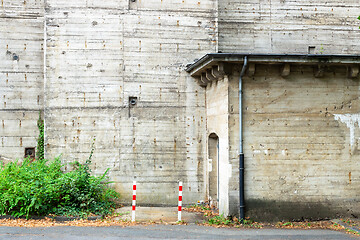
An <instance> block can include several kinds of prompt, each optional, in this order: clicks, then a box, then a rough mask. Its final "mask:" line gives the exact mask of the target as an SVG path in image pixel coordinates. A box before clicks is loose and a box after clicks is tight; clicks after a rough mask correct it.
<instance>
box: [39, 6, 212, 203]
mask: <svg viewBox="0 0 360 240" xmlns="http://www.w3.org/2000/svg"><path fill="white" fill-rule="evenodd" d="M47 3H48V11H47V53H46V61H47V62H46V69H47V72H46V76H47V78H46V88H45V96H46V103H45V106H46V111H45V116H46V143H47V156H48V157H54V156H56V155H58V154H60V153H62V154H63V156H62V158H63V161H64V162H71V161H74V160H80V161H84V160H85V159H86V158H87V156H88V155H89V152H90V146H91V139H92V138H96V141H95V147H96V150H95V154H94V158H93V169H94V172H95V173H96V174H100V173H102V172H104V171H105V170H106V168H108V167H109V168H111V171H110V177H111V180H113V181H115V184H114V185H115V187H116V189H117V190H118V191H119V192H120V193H122V198H123V201H130V199H131V194H132V193H131V192H132V188H131V184H132V181H133V180H137V181H138V201H139V204H167V205H169V204H172V205H176V203H177V200H176V199H177V181H179V180H182V181H183V182H184V183H183V184H184V202H185V203H189V202H194V201H196V200H199V199H204V198H205V183H204V175H205V169H204V164H205V163H204V161H203V160H204V159H205V153H206V138H205V137H206V131H205V125H206V120H205V95H204V91H203V89H201V88H200V87H199V86H198V85H197V84H196V83H195V82H194V81H193V79H192V78H191V77H190V76H188V74H187V73H186V72H184V71H183V69H184V64H186V63H189V62H192V61H193V60H194V59H195V57H197V56H201V55H203V54H205V53H207V52H214V51H216V47H217V38H216V37H217V35H216V22H215V21H214V18H215V16H216V12H217V11H216V10H215V9H216V7H215V4H216V2H215V1H213V0H204V1H199V2H196V4H194V3H193V2H185V1H171V2H167V1H164V2H162V1H157V2H155V1H154V2H148V1H136V2H132V1H124V0H122V1H103V2H99V1H80V0H76V1H70V2H69V1H58V0H49V1H47ZM129 97H137V104H136V105H135V106H132V105H130V104H129Z"/></svg>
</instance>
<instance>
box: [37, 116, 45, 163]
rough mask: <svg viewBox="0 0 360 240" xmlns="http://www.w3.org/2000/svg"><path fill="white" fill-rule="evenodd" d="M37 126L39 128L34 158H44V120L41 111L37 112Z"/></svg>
mask: <svg viewBox="0 0 360 240" xmlns="http://www.w3.org/2000/svg"><path fill="white" fill-rule="evenodd" d="M37 126H38V129H39V137H38V139H37V147H36V159H37V160H44V120H43V119H42V118H41V111H40V112H39V119H38V121H37Z"/></svg>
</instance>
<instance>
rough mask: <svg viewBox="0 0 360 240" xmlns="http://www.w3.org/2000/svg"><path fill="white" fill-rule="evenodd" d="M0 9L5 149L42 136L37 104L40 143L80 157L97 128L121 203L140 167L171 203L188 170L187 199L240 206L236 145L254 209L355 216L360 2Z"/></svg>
mask: <svg viewBox="0 0 360 240" xmlns="http://www.w3.org/2000/svg"><path fill="white" fill-rule="evenodd" d="M0 12H1V15H0V24H1V25H0V27H1V28H0V57H1V59H2V64H1V66H0V91H1V95H0V97H1V105H0V121H1V126H0V138H1V145H0V159H1V160H5V161H9V160H12V159H16V158H23V157H24V153H25V150H32V148H34V147H36V138H37V135H38V130H37V126H36V122H37V119H38V115H39V111H42V114H43V118H44V120H45V142H46V156H47V157H48V158H53V157H55V156H58V155H59V154H62V161H63V162H64V163H65V164H66V163H69V162H72V161H75V160H79V161H84V160H85V159H86V158H87V157H88V154H89V152H90V147H91V142H92V139H93V138H95V148H96V150H95V154H94V157H93V165H92V168H93V172H94V173H95V174H100V173H103V172H104V171H105V170H106V169H107V168H110V169H111V171H110V173H109V177H110V178H111V180H113V181H114V187H115V188H116V189H117V190H118V191H119V192H120V193H121V196H122V200H123V201H124V202H129V201H130V200H129V199H130V198H131V183H132V181H133V180H137V182H138V201H139V204H151V205H174V206H175V205H176V199H177V194H176V186H177V182H178V181H183V183H184V202H185V204H187V203H193V202H195V201H197V200H204V199H208V198H210V199H212V200H213V201H214V203H216V204H218V206H219V209H220V211H221V212H222V213H224V214H225V215H237V214H239V155H241V156H244V163H245V166H244V169H245V170H244V182H243V183H244V186H243V187H242V189H243V190H244V195H245V199H244V200H245V208H244V209H245V213H246V215H247V216H250V217H252V218H263V219H264V218H267V219H273V220H275V219H291V218H297V219H299V218H318V217H334V216H336V215H343V216H351V214H352V215H354V216H359V215H360V203H359V202H360V198H359V196H360V184H359V182H360V170H359V169H360V168H359V167H360V155H359V149H358V148H359V147H358V141H359V137H360V135H359V134H360V132H359V129H360V128H359V126H360V125H359V124H360V116H359V114H360V94H359V91H360V84H359V65H360V56H358V55H357V54H358V53H359V50H360V42H359V41H358V39H359V37H360V30H359V29H358V25H360V24H359V23H358V21H357V19H356V18H357V16H358V15H359V13H358V2H357V1H355V0H351V1H346V2H345V1H342V0H332V1H327V2H325V3H324V2H323V1H320V0H316V1H313V2H311V3H309V2H308V1H304V0H300V1H287V0H271V1H269V0H259V1H255V2H254V1H240V0H224V1H215V0H199V1H186V0H158V1H153V0H151V1H143V0H119V1H113V0H107V1H102V2H101V1H94V0H74V1H59V0H57V1H55V0H46V1H44V0H25V1H24V0H3V1H2V2H1V6H0ZM197 59H198V60H197ZM239 83H240V84H239ZM239 88H241V89H242V90H240V93H242V94H239ZM239 96H240V97H239ZM239 109H240V110H239ZM239 116H241V118H239ZM241 143H242V144H241ZM240 192H241V191H240Z"/></svg>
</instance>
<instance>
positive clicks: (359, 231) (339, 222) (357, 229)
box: [331, 219, 360, 234]
mask: <svg viewBox="0 0 360 240" xmlns="http://www.w3.org/2000/svg"><path fill="white" fill-rule="evenodd" d="M331 222H333V223H336V224H339V225H341V226H343V227H344V228H347V229H350V230H352V231H355V232H357V233H358V234H360V228H358V227H354V226H350V225H348V224H346V223H344V222H343V221H341V220H340V219H332V220H331Z"/></svg>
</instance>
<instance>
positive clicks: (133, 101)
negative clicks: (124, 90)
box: [129, 97, 138, 107]
mask: <svg viewBox="0 0 360 240" xmlns="http://www.w3.org/2000/svg"><path fill="white" fill-rule="evenodd" d="M137 100H138V99H137V97H129V105H130V106H131V107H133V106H135V105H136V104H137Z"/></svg>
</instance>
